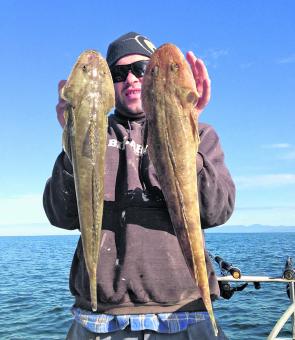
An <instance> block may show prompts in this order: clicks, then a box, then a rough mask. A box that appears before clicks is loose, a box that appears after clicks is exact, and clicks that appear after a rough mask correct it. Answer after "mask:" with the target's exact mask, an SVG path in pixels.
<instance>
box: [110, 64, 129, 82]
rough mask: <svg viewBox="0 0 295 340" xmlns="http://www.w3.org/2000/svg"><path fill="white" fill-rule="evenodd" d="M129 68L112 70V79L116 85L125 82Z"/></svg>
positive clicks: (121, 67)
mask: <svg viewBox="0 0 295 340" xmlns="http://www.w3.org/2000/svg"><path fill="white" fill-rule="evenodd" d="M124 66H125V65H124ZM128 72H129V70H128V68H126V67H123V66H115V67H114V68H113V69H112V70H111V74H112V78H113V82H114V83H118V82H120V81H125V79H126V78H127V75H128Z"/></svg>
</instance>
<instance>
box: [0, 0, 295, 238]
mask: <svg viewBox="0 0 295 340" xmlns="http://www.w3.org/2000/svg"><path fill="white" fill-rule="evenodd" d="M294 13H295V2H294V1H291V0H289V1H288V0H286V1H270V0H269V1H263V0H261V1H254V0H248V1H230V0H228V1H196V0H191V1H186V0H182V1H181V2H177V3H173V2H171V1H170V0H169V1H154V0H152V1H149V2H146V1H143V2H139V1H128V2H123V1H122V2H119V1H99V0H96V1H94V0H93V1H90V0H84V1H81V2H80V1H77V2H74V1H68V0H65V1H56V0H50V1H49V0H48V1H46V0H44V1H39V2H37V1H32V0H29V1H20V0H19V1H12V0H11V1H2V2H1V11H0V43H1V53H0V61H1V82H0V93H1V127H0V129H1V130H0V154H1V167H0V184H1V189H0V235H8V234H11V235H13V234H19V235H23V234H52V233H59V232H63V231H59V230H58V229H57V228H54V227H52V226H50V224H49V223H48V221H47V219H46V217H45V214H44V212H43V208H42V193H43V189H44V185H45V182H46V180H47V178H48V177H49V176H50V174H51V171H52V167H53V164H54V161H55V159H56V157H57V155H58V153H59V152H60V150H61V133H62V131H61V128H60V127H59V125H58V123H57V120H56V114H55V105H56V100H57V83H58V81H59V80H60V79H65V78H66V77H67V76H68V74H69V72H70V70H71V68H72V66H73V63H74V62H75V60H76V58H77V56H78V55H79V54H80V53H81V52H82V51H83V50H85V49H87V48H93V49H97V50H99V51H100V52H101V53H102V54H103V55H105V54H106V50H107V46H108V43H109V42H110V41H112V40H114V39H115V38H117V37H118V36H120V35H121V34H123V33H126V32H129V31H137V32H140V33H142V34H144V35H146V36H148V37H150V38H151V40H152V41H153V42H154V44H155V45H157V46H159V45H161V44H163V43H165V42H171V43H174V44H175V45H177V46H178V47H179V48H180V49H181V50H182V51H183V52H186V51H188V50H192V51H194V52H195V54H196V55H197V56H198V57H200V58H202V59H203V60H204V61H205V63H206V65H207V68H208V71H209V74H210V78H211V80H212V98H211V101H210V104H209V105H208V107H207V108H206V110H205V111H203V113H202V115H201V121H204V122H207V123H210V124H212V125H213V126H214V127H215V129H216V130H217V132H218V134H219V136H220V139H221V143H222V146H223V149H224V152H225V159H226V163H227V165H228V167H229V169H230V171H231V173H232V176H233V178H234V180H235V183H236V186H237V199H236V209H235V212H234V214H233V216H232V218H231V219H230V220H229V221H228V223H227V224H229V225H237V224H239V225H240V224H242V225H251V224H266V225H288V226H295V137H294V129H295V124H294V123H295V118H294V116H295V109H294V99H295V95H294V89H295V39H294V34H295V20H294Z"/></svg>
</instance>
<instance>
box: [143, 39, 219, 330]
mask: <svg viewBox="0 0 295 340" xmlns="http://www.w3.org/2000/svg"><path fill="white" fill-rule="evenodd" d="M198 98H199V94H198V92H197V89H196V84H195V80H194V77H193V74H192V71H191V69H190V67H189V65H188V63H187V62H186V60H185V58H184V56H183V54H182V53H181V51H180V50H179V49H178V48H177V47H176V46H174V45H172V44H164V45H162V46H161V47H159V48H158V49H157V50H156V51H155V52H154V54H153V55H152V56H151V59H150V61H149V64H148V66H147V69H146V71H145V75H144V79H143V85H142V102H143V108H144V112H145V113H146V117H147V124H148V152H149V155H150V158H151V161H152V163H153V165H154V167H155V169H156V172H157V175H158V179H159V183H160V185H161V188H162V191H163V195H164V197H165V201H166V204H167V207H168V211H169V214H170V217H171V221H172V224H173V227H174V230H175V234H176V236H177V238H178V240H179V244H180V246H181V249H182V252H183V254H184V257H185V259H186V261H187V263H188V267H189V269H190V271H191V274H192V276H193V278H194V279H195V281H196V284H197V285H198V287H199V289H200V292H201V296H202V299H203V302H204V305H205V307H206V309H207V311H208V313H209V316H210V319H211V323H212V326H213V329H214V332H215V334H216V335H217V333H218V330H217V325H216V322H215V318H214V313H213V308H212V303H211V299H210V289H209V283H208V275H207V269H206V262H205V254H204V240H203V233H202V229H201V223H200V211H199V201H198V188H197V161H196V155H197V151H198V146H199V134H198V123H197V121H198V117H197V112H196V108H195V107H196V103H197V101H198Z"/></svg>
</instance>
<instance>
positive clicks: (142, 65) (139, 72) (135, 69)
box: [131, 60, 148, 78]
mask: <svg viewBox="0 0 295 340" xmlns="http://www.w3.org/2000/svg"><path fill="white" fill-rule="evenodd" d="M147 64H148V61H147V60H140V61H136V62H135V63H133V64H131V70H132V73H133V74H134V75H135V76H136V77H137V78H141V77H143V75H144V72H145V70H146V67H147Z"/></svg>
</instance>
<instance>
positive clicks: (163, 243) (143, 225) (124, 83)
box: [44, 32, 235, 340]
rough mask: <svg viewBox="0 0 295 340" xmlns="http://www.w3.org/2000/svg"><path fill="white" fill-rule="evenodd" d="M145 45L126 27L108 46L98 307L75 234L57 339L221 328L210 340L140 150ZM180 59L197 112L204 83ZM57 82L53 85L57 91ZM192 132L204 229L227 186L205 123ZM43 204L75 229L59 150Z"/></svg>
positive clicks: (176, 335)
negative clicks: (111, 98) (68, 319)
mask: <svg viewBox="0 0 295 340" xmlns="http://www.w3.org/2000/svg"><path fill="white" fill-rule="evenodd" d="M153 51H154V46H153V44H152V43H151V42H150V41H149V40H148V39H147V38H145V37H143V36H141V35H140V34H137V33H134V32H130V33H127V34H125V35H123V36H121V37H119V38H118V39H117V40H115V41H114V42H112V43H111V44H110V46H109V48H108V52H107V62H108V64H109V67H110V69H111V73H112V77H113V81H114V87H115V96H116V109H115V112H114V114H112V115H111V116H110V117H109V126H108V145H107V151H106V165H105V197H104V216H103V227H102V229H103V230H102V237H101V247H100V262H99V265H98V274H97V284H98V312H97V313H92V312H91V304H90V294H89V279H88V275H87V272H86V267H85V262H84V258H83V250H82V243H81V239H80V240H79V243H78V245H77V249H76V252H75V255H74V258H73V263H72V268H71V274H70V289H71V292H72V294H73V295H74V296H75V304H74V307H73V315H74V318H75V320H74V322H73V324H72V326H71V328H70V330H69V333H68V336H67V339H71V340H73V339H116V340H117V339H118V340H119V339H150V340H152V339H158V338H159V339H175V340H176V339H179V340H181V339H201V340H206V339H225V336H224V334H223V332H222V331H221V330H220V331H219V336H218V337H217V338H216V337H214V334H213V330H212V327H211V324H210V320H209V316H208V314H207V312H206V310H205V307H204V304H203V302H202V299H201V295H200V290H199V288H198V287H196V284H195V282H194V280H193V278H192V276H191V275H190V272H189V269H188V267H187V265H186V262H185V259H184V257H183V254H182V252H181V249H180V246H179V243H178V241H177V238H176V236H175V233H174V231H173V227H172V224H171V220H170V218H169V214H168V211H167V208H166V204H165V201H164V198H163V195H162V192H161V188H160V185H159V183H158V180H157V176H156V173H155V169H154V167H153V164H151V162H150V160H149V158H148V153H147V152H146V140H145V135H144V126H145V114H144V112H143V109H142V103H141V85H142V80H143V75H144V71H145V68H146V64H147V61H148V59H149V57H150V56H151V54H152V53H153ZM187 59H188V62H189V64H190V66H191V68H192V71H193V74H194V77H195V80H196V84H197V88H198V91H199V93H200V94H201V98H200V100H199V102H198V104H197V110H198V111H199V112H201V111H202V109H203V108H204V107H205V106H206V104H207V103H208V101H209V98H210V80H209V77H208V74H207V71H206V67H205V65H204V64H203V63H202V61H201V60H199V59H196V57H195V56H194V54H193V53H192V52H190V53H188V55H187ZM126 65H128V66H126ZM63 85H64V81H62V82H60V84H59V88H62V86H63ZM65 105H66V103H65V102H64V101H63V100H61V99H60V100H59V103H58V105H57V113H58V119H59V121H60V123H61V125H62V126H63V125H64V119H63V110H64V108H65ZM199 134H200V145H199V151H198V154H197V155H196V161H197V164H198V185H199V192H200V193H199V195H200V213H201V222H202V227H203V228H209V227H213V226H216V225H220V224H223V223H225V222H226V221H227V219H228V218H229V217H230V215H231V213H232V211H233V206H234V198H235V187H234V184H233V182H232V179H231V177H230V174H229V172H228V170H227V168H226V166H225V164H224V159H223V158H224V157H223V152H222V149H221V147H220V144H219V139H218V136H217V135H216V133H215V131H214V130H213V128H212V127H211V126H209V125H206V124H201V123H200V124H199ZM44 208H45V211H46V214H47V216H48V218H49V220H50V222H51V223H52V224H53V225H56V226H58V227H61V228H65V229H75V228H79V218H78V211H77V203H76V197H75V187H74V180H73V170H72V166H71V162H70V161H69V159H68V158H67V156H66V154H65V153H64V152H61V154H60V155H59V156H58V158H57V160H56V163H55V165H54V169H53V173H52V177H51V178H50V179H49V180H48V182H47V183H46V187H45V191H44ZM206 259H207V270H208V278H209V284H210V291H211V297H212V300H214V299H216V298H217V297H218V296H219V289H218V283H217V280H216V276H215V274H214V272H213V268H212V265H211V263H210V260H209V258H208V255H207V254H206Z"/></svg>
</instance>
